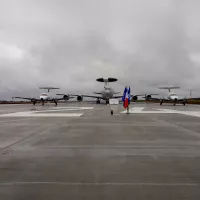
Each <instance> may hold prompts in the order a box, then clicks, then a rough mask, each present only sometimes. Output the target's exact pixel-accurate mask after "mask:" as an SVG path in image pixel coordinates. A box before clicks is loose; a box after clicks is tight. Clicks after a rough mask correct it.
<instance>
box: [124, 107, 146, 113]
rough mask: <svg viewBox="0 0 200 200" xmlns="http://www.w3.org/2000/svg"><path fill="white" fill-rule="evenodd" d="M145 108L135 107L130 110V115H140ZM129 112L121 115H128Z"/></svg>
mask: <svg viewBox="0 0 200 200" xmlns="http://www.w3.org/2000/svg"><path fill="white" fill-rule="evenodd" d="M144 108H145V107H133V108H130V109H129V112H130V113H140V112H142V110H143V109H144ZM126 112H127V111H126V110H125V111H122V112H121V113H126Z"/></svg>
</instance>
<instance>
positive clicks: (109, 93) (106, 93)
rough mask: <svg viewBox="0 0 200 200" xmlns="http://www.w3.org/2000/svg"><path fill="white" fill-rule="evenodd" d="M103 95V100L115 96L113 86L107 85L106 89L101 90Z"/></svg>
mask: <svg viewBox="0 0 200 200" xmlns="http://www.w3.org/2000/svg"><path fill="white" fill-rule="evenodd" d="M101 95H102V98H103V100H109V99H111V98H112V97H113V95H114V91H113V89H112V88H110V87H108V86H107V87H104V90H102V91H101Z"/></svg>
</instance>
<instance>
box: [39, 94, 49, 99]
mask: <svg viewBox="0 0 200 200" xmlns="http://www.w3.org/2000/svg"><path fill="white" fill-rule="evenodd" d="M48 98H49V96H48V94H47V93H43V94H41V95H40V99H41V100H42V101H45V100H47V99H48Z"/></svg>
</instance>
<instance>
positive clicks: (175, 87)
mask: <svg viewBox="0 0 200 200" xmlns="http://www.w3.org/2000/svg"><path fill="white" fill-rule="evenodd" d="M159 89H167V90H169V89H180V87H177V86H174V87H159Z"/></svg>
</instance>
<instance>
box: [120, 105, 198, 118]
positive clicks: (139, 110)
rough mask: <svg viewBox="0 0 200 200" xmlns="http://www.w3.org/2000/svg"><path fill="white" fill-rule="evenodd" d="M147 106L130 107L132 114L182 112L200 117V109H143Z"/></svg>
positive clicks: (123, 112) (124, 112)
mask: <svg viewBox="0 0 200 200" xmlns="http://www.w3.org/2000/svg"><path fill="white" fill-rule="evenodd" d="M144 108H145V107H134V108H130V109H129V113H130V114H182V115H188V116H194V117H200V111H199V112H197V111H181V110H171V109H157V110H156V111H155V110H151V111H143V109H144ZM120 113H122V114H126V113H127V111H126V110H125V111H122V112H120Z"/></svg>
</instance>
